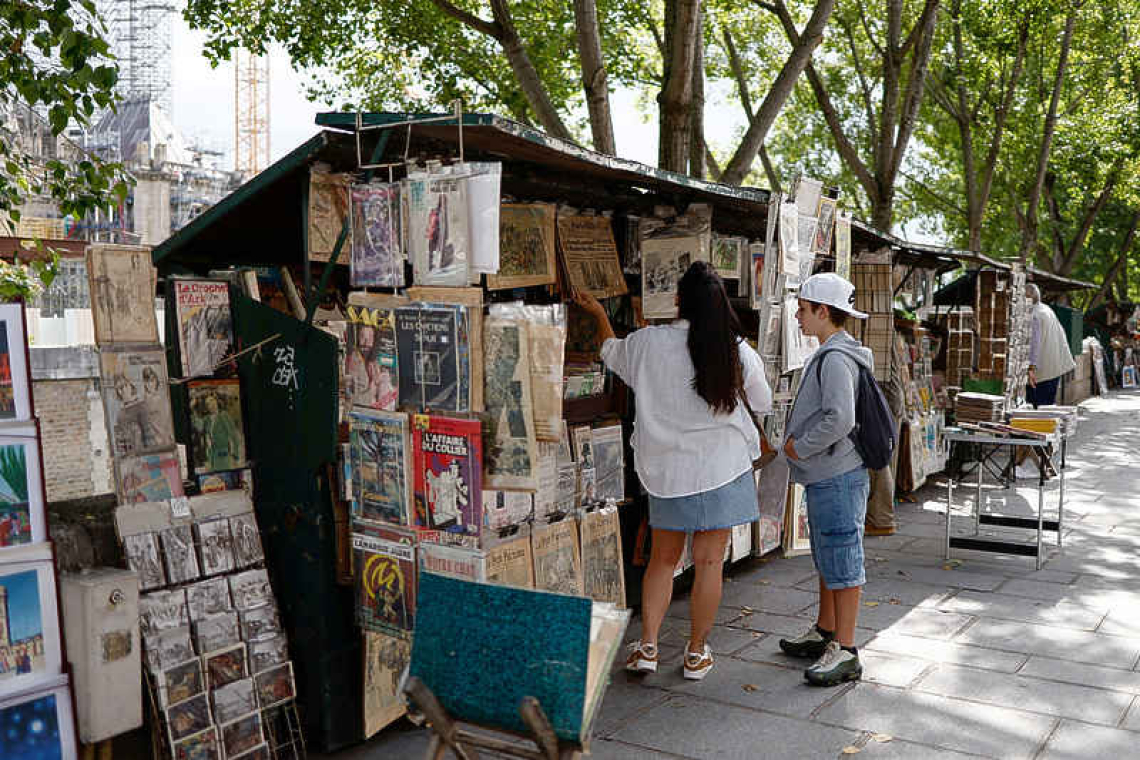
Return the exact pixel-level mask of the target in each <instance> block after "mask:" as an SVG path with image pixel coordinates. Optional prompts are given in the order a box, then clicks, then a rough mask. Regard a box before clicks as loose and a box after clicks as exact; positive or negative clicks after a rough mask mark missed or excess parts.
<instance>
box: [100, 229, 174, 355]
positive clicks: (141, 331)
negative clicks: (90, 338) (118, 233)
mask: <svg viewBox="0 0 1140 760" xmlns="http://www.w3.org/2000/svg"><path fill="white" fill-rule="evenodd" d="M87 279H88V284H89V286H90V292H91V317H92V320H93V321H94V324H95V342H96V343H97V344H98V345H100V346H105V345H108V344H111V343H146V344H154V343H158V321H157V320H156V319H155V302H154V299H155V283H156V275H155V270H154V266H153V265H152V263H151V258H150V249H149V248H143V247H139V246H129V245H109V244H104V243H96V244H92V245H89V246H87Z"/></svg>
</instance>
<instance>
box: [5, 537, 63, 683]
mask: <svg viewBox="0 0 1140 760" xmlns="http://www.w3.org/2000/svg"><path fill="white" fill-rule="evenodd" d="M29 549H39V547H29ZM43 553H44V552H43V550H40V551H39V552H31V551H29V552H28V556H35V555H37V554H38V555H40V556H42V555H43ZM48 556H49V558H48V559H41V560H38V561H28V562H13V563H12V564H5V565H0V691H3V692H5V693H11V692H14V691H20V690H27V689H28V688H30V687H34V686H35V685H36V683H37V682H40V683H42V682H44V681H45V680H46V679H48V678H49V677H51V676H54V675H57V674H58V673H59V672H60V649H59V646H60V645H59V628H58V625H59V624H58V618H57V617H56V602H55V585H54V580H53V578H52V568H51V560H50V553H49V555H48Z"/></svg>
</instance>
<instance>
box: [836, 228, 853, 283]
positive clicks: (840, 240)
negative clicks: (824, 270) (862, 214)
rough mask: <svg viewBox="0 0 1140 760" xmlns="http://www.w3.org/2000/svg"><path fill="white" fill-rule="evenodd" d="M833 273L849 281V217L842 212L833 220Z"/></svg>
mask: <svg viewBox="0 0 1140 760" xmlns="http://www.w3.org/2000/svg"><path fill="white" fill-rule="evenodd" d="M835 273H836V274H837V275H839V276H840V277H842V278H843V279H845V280H850V279H851V217H850V216H848V215H847V214H845V213H843V212H839V214H838V215H837V216H836V218H835Z"/></svg>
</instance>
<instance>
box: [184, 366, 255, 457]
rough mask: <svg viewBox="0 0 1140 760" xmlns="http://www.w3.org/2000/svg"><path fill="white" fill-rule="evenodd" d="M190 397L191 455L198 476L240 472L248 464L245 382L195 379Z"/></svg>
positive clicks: (190, 384)
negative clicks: (243, 411)
mask: <svg viewBox="0 0 1140 760" xmlns="http://www.w3.org/2000/svg"><path fill="white" fill-rule="evenodd" d="M187 389H188V393H189V395H190V436H191V437H190V455H191V465H192V467H193V470H194V472H195V473H196V474H202V473H206V472H218V471H219V470H236V469H238V468H240V467H244V466H245V464H246V453H245V433H244V428H243V426H242V416H241V382H240V381H239V380H238V379H237V378H232V379H228V380H194V381H192V382H190V383H188V384H187Z"/></svg>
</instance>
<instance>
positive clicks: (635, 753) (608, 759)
mask: <svg viewBox="0 0 1140 760" xmlns="http://www.w3.org/2000/svg"><path fill="white" fill-rule="evenodd" d="M480 757H481V755H480ZM586 757H588V758H589V760H666V758H684V757H685V756H684V755H674V754H672V753H665V752H658V751H657V750H652V749H647V748H645V747H638V746H635V745H633V744H626V743H625V742H619V741H613V740H609V739H600V740H598V739H596V740H594V741H593V742H592V743H591V744H590V754H589V755H587V756H586Z"/></svg>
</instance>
